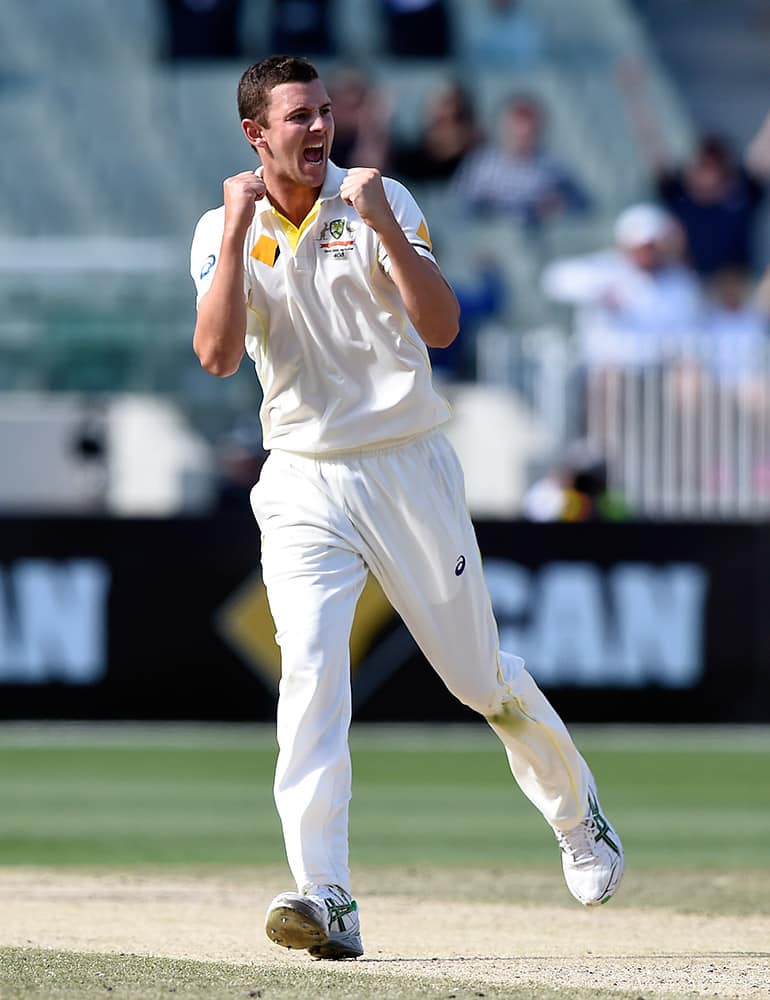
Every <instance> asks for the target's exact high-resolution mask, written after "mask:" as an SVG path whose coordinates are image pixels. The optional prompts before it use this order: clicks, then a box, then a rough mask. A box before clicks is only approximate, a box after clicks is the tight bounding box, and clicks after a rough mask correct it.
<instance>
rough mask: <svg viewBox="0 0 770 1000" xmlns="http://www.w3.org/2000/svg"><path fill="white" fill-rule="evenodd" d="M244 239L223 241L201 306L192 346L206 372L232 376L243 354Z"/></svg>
mask: <svg viewBox="0 0 770 1000" xmlns="http://www.w3.org/2000/svg"><path fill="white" fill-rule="evenodd" d="M242 254H243V238H242V237H238V236H235V237H228V236H227V235H225V237H224V238H223V240H222V248H221V251H220V258H219V265H218V267H217V271H216V274H215V275H214V279H213V281H212V282H211V288H210V289H209V290H208V292H207V293H206V294H205V295H204V296H203V298H202V299H201V301H200V305H199V307H198V320H197V323H196V324H195V335H194V337H193V348H194V350H195V353H196V354H197V356H198V359H199V360H200V363H201V365H202V366H203V367H204V368H205V369H206V371H209V372H211V373H212V374H213V375H219V376H220V377H222V378H224V377H225V376H227V375H232V374H233V373H234V372H235V371H236V370H237V369H238V366H239V364H240V362H241V358H242V357H243V351H244V338H245V335H246V306H245V303H244V297H243V262H242Z"/></svg>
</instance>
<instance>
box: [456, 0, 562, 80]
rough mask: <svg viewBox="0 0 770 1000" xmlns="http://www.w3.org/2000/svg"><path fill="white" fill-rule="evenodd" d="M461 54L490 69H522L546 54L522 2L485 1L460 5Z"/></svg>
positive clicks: (540, 35) (538, 30) (538, 34)
mask: <svg viewBox="0 0 770 1000" xmlns="http://www.w3.org/2000/svg"><path fill="white" fill-rule="evenodd" d="M459 13H460V17H461V21H460V25H459V28H460V30H459V32H458V39H459V47H460V50H461V53H462V55H464V56H466V57H467V58H469V59H470V60H471V61H472V62H473V63H475V64H476V65H478V66H484V67H486V68H488V69H510V68H511V67H512V66H513V67H515V68H517V69H521V68H522V67H525V66H532V65H533V64H534V63H536V62H538V60H540V59H541V58H542V55H543V39H542V34H541V32H540V29H539V27H538V25H537V23H536V22H535V21H533V20H532V18H531V17H530V16H529V13H528V11H526V10H525V9H523V7H522V4H521V3H520V0H482V2H481V3H479V2H476V3H473V4H467V3H466V4H462V5H461V6H460V10H459Z"/></svg>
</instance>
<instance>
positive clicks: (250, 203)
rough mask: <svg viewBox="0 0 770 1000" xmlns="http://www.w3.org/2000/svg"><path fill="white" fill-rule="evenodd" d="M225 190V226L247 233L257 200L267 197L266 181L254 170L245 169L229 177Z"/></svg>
mask: <svg viewBox="0 0 770 1000" xmlns="http://www.w3.org/2000/svg"><path fill="white" fill-rule="evenodd" d="M224 191H225V228H226V229H230V230H232V231H234V232H238V233H243V234H244V235H245V233H246V230H247V229H248V228H249V226H250V225H251V220H252V219H253V218H254V212H255V209H256V204H257V202H258V201H259V200H260V199H261V198H264V197H265V192H266V191H267V188H266V187H265V182H264V181H263V180H262V178H261V177H257V175H256V174H255V173H254V171H253V170H244V172H243V173H241V174H236V175H235V176H234V177H228V178H227V180H226V181H225V183H224Z"/></svg>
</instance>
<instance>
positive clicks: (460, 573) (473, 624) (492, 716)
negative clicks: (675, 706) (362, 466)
mask: <svg viewBox="0 0 770 1000" xmlns="http://www.w3.org/2000/svg"><path fill="white" fill-rule="evenodd" d="M379 465H380V467H379V468H378V469H377V470H376V475H372V476H370V477H369V479H370V482H371V480H372V479H374V480H376V481H378V482H379V483H381V484H382V487H383V489H382V495H379V494H378V497H377V500H378V503H377V506H376V516H375V515H374V513H373V516H372V517H370V518H369V523H367V525H366V527H367V530H366V531H365V532H362V534H363V535H364V537H365V538H366V540H367V542H368V543H369V544H370V545H371V549H372V552H371V555H370V556H369V555H368V556H367V560H368V561H369V564H370V567H371V568H372V571H373V572H374V573H375V574H376V575H377V577H378V579H379V580H380V583H381V585H382V587H383V589H384V591H385V593H386V594H387V596H388V598H389V599H390V601H391V603H392V604H393V605H394V607H395V608H396V610H397V611H398V612H399V614H400V615H401V617H402V618H403V619H404V622H405V623H406V625H407V627H408V628H409V630H410V632H411V633H412V635H413V636H414V638H415V640H416V641H417V643H418V645H419V646H420V648H421V649H422V651H423V653H424V654H425V656H426V658H427V659H428V661H429V662H430V663H431V665H432V666H433V667H434V669H435V670H436V672H437V673H438V674H439V676H440V677H441V678H442V680H443V681H444V683H445V684H446V685H447V687H448V688H449V690H450V691H452V693H453V694H455V695H456V696H457V697H458V698H459V699H460V700H461V701H462V702H463V703H465V704H466V705H469V706H470V707H471V708H473V709H475V710H476V711H477V712H479V713H480V714H481V715H483V716H484V717H485V718H486V719H487V721H488V722H489V724H490V726H491V727H492V729H493V730H494V732H495V733H496V734H497V735H498V737H499V738H500V739H501V740H502V742H503V745H504V746H505V750H506V754H507V756H508V761H509V764H510V767H511V770H512V772H513V775H514V777H515V778H516V780H517V782H518V783H519V785H520V786H521V788H522V790H523V791H524V793H525V794H526V795H527V797H528V798H529V799H530V801H532V802H533V803H534V805H535V806H536V807H537V808H538V809H539V810H540V812H541V813H542V814H543V816H544V817H545V819H546V820H547V821H548V822H549V823H551V824H552V825H554V826H557V827H560V828H562V829H568V828H569V827H570V826H573V825H574V824H575V823H577V822H578V821H579V820H580V819H582V818H583V816H584V815H585V811H586V805H587V792H588V784H589V782H590V781H591V774H590V771H589V770H588V767H587V765H586V763H585V761H584V760H583V758H582V757H581V755H580V753H579V752H578V750H577V748H576V747H575V744H574V743H573V741H572V739H571V737H570V735H569V733H568V731H567V729H566V727H565V726H564V723H563V722H562V721H561V719H560V718H559V716H558V714H557V713H556V712H555V711H554V709H553V708H552V706H551V705H550V704H549V702H548V701H547V699H546V698H545V696H544V695H543V694H542V692H541V691H540V690H539V689H538V687H537V685H536V684H535V682H534V681H533V679H532V677H531V676H530V675H529V673H528V672H527V671H526V669H525V668H524V661H523V660H522V659H521V658H520V657H518V656H513V655H511V654H509V653H505V652H500V649H499V643H498V634H497V624H496V622H495V620H494V616H493V614H492V608H491V602H490V599H489V594H488V591H487V588H486V581H485V579H484V574H483V569H482V564H481V556H480V553H479V551H478V546H477V542H476V537H475V532H474V530H473V526H472V524H471V522H470V519H469V517H468V514H467V510H466V508H465V497H464V485H463V479H462V472H461V470H460V467H459V463H458V461H457V458H456V456H455V454H454V452H453V450H452V449H451V447H450V446H449V444H448V442H446V441H445V439H444V438H443V437H441V436H439V437H437V438H436V437H433V438H429V439H426V440H423V441H421V442H418V443H417V444H415V445H413V446H409V447H408V448H405V449H402V450H401V451H400V452H399V453H398V455H397V456H396V458H395V459H394V460H393V461H391V462H390V463H389V462H387V461H385V460H383V461H381V462H380V463H379ZM361 506H362V509H361V510H360V511H357V513H358V516H359V518H360V519H362V520H365V519H366V510H367V507H366V505H365V504H363V503H362V505H361Z"/></svg>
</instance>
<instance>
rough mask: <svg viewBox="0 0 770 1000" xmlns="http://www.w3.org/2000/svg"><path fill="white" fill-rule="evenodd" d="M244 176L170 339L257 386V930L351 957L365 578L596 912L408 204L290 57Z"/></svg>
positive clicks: (549, 717)
mask: <svg viewBox="0 0 770 1000" xmlns="http://www.w3.org/2000/svg"><path fill="white" fill-rule="evenodd" d="M238 110H239V114H240V118H241V127H242V129H243V132H244V134H245V136H246V138H247V140H248V142H249V143H250V145H251V146H252V147H253V148H254V150H255V151H256V152H257V154H258V155H259V158H260V160H261V166H260V167H259V168H258V169H257V170H256V171H255V172H252V171H246V172H244V173H239V174H236V175H235V176H233V177H229V178H228V179H227V180H225V182H224V205H223V206H222V207H220V208H217V209H214V210H212V211H209V212H207V213H206V214H205V215H204V216H203V217H202V218H201V220H200V222H199V223H198V225H197V228H196V230H195V235H194V238H193V244H192V250H191V273H192V276H193V279H194V281H195V283H196V287H197V293H198V300H197V301H198V315H197V322H196V327H195V336H194V349H195V352H196V354H197V356H198V358H199V360H200V362H201V364H202V365H203V367H204V368H205V369H206V370H207V371H209V372H212V373H213V374H215V375H218V376H227V375H231V374H232V373H233V372H235V371H236V369H237V368H238V366H239V364H240V361H241V359H242V357H243V354H244V351H245V352H246V353H247V354H248V355H249V357H250V359H251V360H252V361H253V362H254V366H255V368H256V372H257V376H258V377H259V380H260V383H261V385H262V389H263V402H262V406H261V410H260V417H261V421H262V428H263V436H264V445H265V448H266V449H267V450H269V452H270V455H269V457H268V459H267V461H266V463H265V465H264V467H263V470H262V473H261V475H260V478H259V482H258V483H257V484H256V486H255V487H254V489H253V491H252V494H251V502H252V507H253V510H254V515H255V517H256V520H257V522H258V524H259V528H260V531H261V539H262V545H261V551H262V572H263V580H264V583H265V587H266V588H267V594H268V599H269V602H270V609H271V613H272V616H273V620H274V622H275V627H276V639H277V642H278V644H279V646H280V650H281V682H280V694H279V700H278V712H277V735H278V745H279V754H278V761H277V765H276V775H275V788H274V791H275V800H276V805H277V808H278V812H279V815H280V818H281V824H282V828H283V836H284V842H285V847H286V855H287V859H288V863H289V867H290V869H291V873H292V875H293V878H294V880H295V882H296V886H297V892H284V893H281V894H280V895H279V896H277V897H276V898H275V899H274V900H273V902H272V903H271V904H270V906H269V908H268V911H267V918H266V931H267V934H268V936H269V937H270V938H271V939H272V940H273V941H274V942H275V943H276V944H278V945H282V946H284V947H286V948H300V949H307V950H308V951H309V953H310V954H311V955H312V956H313V957H315V958H321V959H340V958H356V957H358V956H359V955H362V954H363V946H362V943H361V932H360V924H359V913H358V908H357V905H356V902H355V900H354V899H353V898H352V897H351V886H350V873H349V868H348V802H349V799H350V794H351V765H350V755H349V750H348V728H349V724H350V716H351V691H350V662H349V649H348V644H349V636H350V630H351V625H352V622H353V614H354V611H355V607H356V602H357V600H358V598H359V595H360V594H361V590H362V588H363V586H364V583H365V581H366V578H367V574H368V573H369V572H371V573H373V574H374V576H375V577H376V579H377V580H378V582H379V583H380V585H381V586H382V589H383V591H384V592H385V594H386V595H387V597H388V599H389V600H390V602H391V603H392V605H393V607H394V608H395V610H396V611H397V612H398V613H399V614H400V616H401V617H402V619H403V620H404V622H405V623H406V625H407V627H408V628H409V630H410V631H411V633H412V635H413V636H414V638H415V640H416V641H417V643H418V644H419V646H420V649H421V650H422V652H423V653H424V654H425V657H426V658H427V660H428V661H429V662H430V663H431V665H432V666H433V668H434V669H435V670H436V671H437V673H438V674H439V676H440V677H441V678H442V680H443V681H444V683H445V684H446V685H447V687H448V688H449V690H450V691H452V692H453V693H454V694H455V695H456V697H457V698H459V699H460V701H462V702H463V703H464V704H466V705H469V706H470V707H471V708H473V709H475V710H476V711H477V712H479V713H480V714H481V715H482V716H484V718H485V719H486V721H487V722H488V723H489V725H490V726H491V727H492V729H493V730H494V731H495V733H496V734H497V735H498V737H499V738H500V740H501V741H502V743H503V745H504V747H505V751H506V754H507V757H508V761H509V763H510V768H511V771H512V773H513V776H514V777H515V779H516V781H517V782H518V784H519V786H520V787H521V789H522V791H523V792H524V794H525V795H526V796H527V797H528V798H529V799H530V800H531V801H532V803H533V804H534V805H535V806H536V807H537V808H538V809H539V810H540V812H541V813H542V814H543V816H544V817H545V819H546V821H547V822H548V823H549V824H550V826H551V828H552V829H553V831H554V833H555V835H556V838H557V840H558V843H559V846H560V848H561V851H562V867H563V870H564V875H565V878H566V881H567V885H568V888H569V890H570V891H571V892H572V894H573V895H574V896H575V897H576V898H577V899H578V900H579V901H580V902H581V903H583V904H585V905H587V906H591V905H594V904H597V903H603V902H605V901H606V900H607V899H609V898H610V896H612V894H613V893H614V892H615V890H616V889H617V886H618V883H619V881H620V878H621V875H622V871H623V853H622V848H621V844H620V840H619V838H618V836H617V834H616V833H615V831H614V830H613V828H612V827H611V826H610V824H609V823H608V821H607V820H606V819H605V818H604V816H603V814H602V812H601V808H600V806H599V802H598V798H597V793H596V787H595V784H594V780H593V777H592V775H591V772H590V770H589V769H588V766H587V765H586V763H585V761H584V760H583V758H582V757H581V755H580V754H579V752H578V750H577V749H576V747H575V745H574V743H573V742H572V739H571V738H570V736H569V734H568V732H567V730H566V728H565V726H564V724H563V723H562V721H561V719H560V718H559V716H558V715H557V714H556V712H555V711H554V709H553V708H552V707H551V705H550V704H549V703H548V701H547V700H546V698H545V697H544V695H543V694H542V693H541V692H540V690H539V689H538V687H537V686H536V684H535V683H534V681H533V680H532V678H531V677H530V675H529V674H528V673H527V671H526V670H525V668H524V661H523V660H522V659H521V658H520V657H518V656H513V655H511V654H510V653H506V652H503V651H501V650H500V648H499V644H498V634H497V626H496V623H495V620H494V618H493V615H492V610H491V604H490V599H489V595H488V593H487V590H486V585H485V582H484V575H483V572H482V565H481V557H480V555H479V551H478V548H477V544H476V538H475V534H474V530H473V527H472V525H471V522H470V519H469V516H468V512H467V509H466V504H465V494H464V482H463V475H462V471H461V468H460V465H459V462H458V459H457V457H456V455H455V453H454V451H453V450H452V448H451V446H450V444H449V443H448V441H447V439H446V437H445V436H444V434H443V433H442V430H441V427H442V425H443V424H444V423H445V422H446V421H447V420H448V419H449V416H450V410H449V408H448V406H447V404H446V402H445V401H444V400H443V399H442V398H441V397H440V396H439V395H438V394H437V393H436V391H435V390H434V388H433V386H432V384H431V370H430V364H429V361H428V354H427V350H426V345H428V346H430V347H439V348H440V347H446V346H447V345H448V344H450V343H451V342H452V340H454V338H455V336H456V335H457V331H458V316H459V309H458V305H457V301H456V299H455V296H454V293H453V292H452V290H451V288H450V286H449V285H448V283H447V282H446V280H445V279H444V277H443V275H442V274H441V271H440V270H439V268H438V266H437V264H436V261H435V259H434V257H433V255H432V253H431V242H430V236H429V232H428V226H427V224H426V221H425V219H424V218H423V216H422V213H421V212H420V209H419V207H418V206H417V204H416V203H415V201H414V199H413V198H412V196H411V195H410V193H409V192H408V191H407V190H406V188H404V187H403V186H402V185H401V184H399V183H398V182H396V181H394V180H391V179H389V178H383V177H382V176H381V175H380V173H379V172H378V171H377V170H374V169H369V168H366V167H354V168H352V169H350V170H342V169H340V168H339V167H337V166H336V165H335V164H334V163H332V162H331V161H330V160H329V149H330V147H331V144H332V138H333V135H334V119H333V117H332V107H331V102H330V100H329V95H328V94H327V92H326V88H325V86H324V84H323V82H322V81H321V80H320V79H319V77H318V74H317V72H316V70H315V69H314V67H313V66H312V65H311V64H310V63H308V62H307V61H305V60H304V59H300V58H295V57H288V56H271V57H269V58H267V59H264V60H262V61H261V62H259V63H257V64H255V65H254V66H251V67H250V68H249V69H247V70H246V72H245V73H244V74H243V76H242V78H241V80H240V83H239V87H238Z"/></svg>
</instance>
